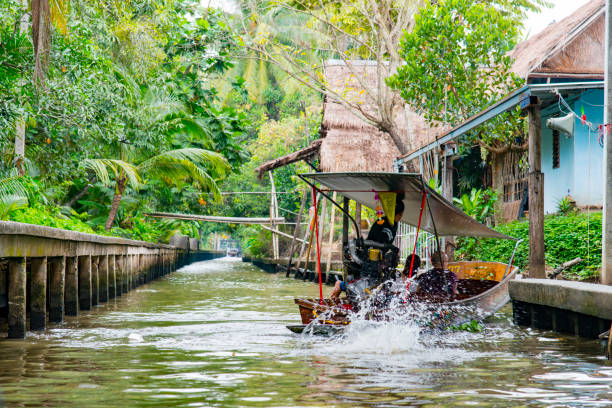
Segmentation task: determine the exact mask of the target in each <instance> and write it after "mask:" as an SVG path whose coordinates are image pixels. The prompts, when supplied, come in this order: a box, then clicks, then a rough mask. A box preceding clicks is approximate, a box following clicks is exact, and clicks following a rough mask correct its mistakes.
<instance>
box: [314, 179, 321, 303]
mask: <svg viewBox="0 0 612 408" xmlns="http://www.w3.org/2000/svg"><path fill="white" fill-rule="evenodd" d="M316 190H317V189H316V188H315V187H314V186H313V187H312V197H313V202H314V225H315V228H314V229H315V234H316V236H317V268H318V269H319V299H320V300H321V304H323V280H322V278H321V250H320V248H319V221H318V216H317V212H318V209H317V199H316V198H315V197H316V196H317V194H316Z"/></svg>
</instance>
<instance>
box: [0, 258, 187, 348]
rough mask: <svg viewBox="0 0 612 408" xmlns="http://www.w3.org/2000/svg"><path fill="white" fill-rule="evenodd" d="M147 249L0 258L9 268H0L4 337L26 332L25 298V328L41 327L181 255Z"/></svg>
mask: <svg viewBox="0 0 612 408" xmlns="http://www.w3.org/2000/svg"><path fill="white" fill-rule="evenodd" d="M148 252H154V253H141V254H123V255H118V254H95V252H94V253H93V254H87V255H78V256H54V257H47V256H43V257H32V258H30V257H27V258H26V257H25V256H22V257H11V258H5V259H4V261H3V262H5V263H8V274H7V275H5V274H3V273H0V279H1V278H2V277H3V276H7V278H8V282H4V283H5V285H4V286H6V283H8V293H7V297H8V337H9V338H13V339H23V338H25V335H26V329H27V327H26V309H27V305H28V304H29V311H30V330H44V329H45V328H46V326H47V321H49V322H52V323H61V322H62V321H63V320H64V316H76V315H77V314H78V313H79V311H85V310H90V309H91V308H92V306H95V305H98V304H100V303H103V302H107V301H108V300H110V299H113V298H115V297H119V296H121V295H123V294H125V293H128V292H129V291H130V290H132V289H134V288H136V287H137V286H139V285H142V284H144V283H147V282H149V281H151V280H154V279H157V278H159V277H161V276H164V275H166V274H168V273H170V272H171V271H173V270H175V269H176V268H178V267H179V266H181V265H182V264H183V263H184V262H185V261H186V255H185V253H184V252H183V251H179V250H174V249H159V250H157V251H148ZM28 266H29V267H28ZM28 271H29V273H28ZM28 279H29V285H28V284H27V280H28ZM0 286H3V285H2V282H0ZM28 286H29V293H28V291H27V288H28Z"/></svg>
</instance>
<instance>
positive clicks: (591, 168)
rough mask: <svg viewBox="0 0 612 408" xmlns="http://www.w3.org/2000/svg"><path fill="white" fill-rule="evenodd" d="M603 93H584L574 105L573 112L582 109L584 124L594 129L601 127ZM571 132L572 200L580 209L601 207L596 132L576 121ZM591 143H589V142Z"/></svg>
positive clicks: (600, 153) (600, 164)
mask: <svg viewBox="0 0 612 408" xmlns="http://www.w3.org/2000/svg"><path fill="white" fill-rule="evenodd" d="M603 103H604V92H603V89H595V90H590V91H587V92H584V93H583V94H582V95H581V97H580V98H579V99H578V100H576V102H574V104H573V109H574V112H576V113H578V114H580V111H581V109H584V113H585V114H586V117H587V120H588V121H590V122H593V125H594V126H595V127H597V126H598V125H600V124H602V123H603ZM575 129H576V131H575V132H574V162H575V166H574V189H573V190H572V197H574V199H575V200H576V204H578V205H579V206H584V205H602V204H603V148H602V147H601V146H600V145H599V142H598V140H597V138H598V133H597V129H595V130H593V131H591V132H590V135H589V129H588V127H587V126H585V125H583V124H582V123H581V122H580V120H578V119H576V128H575ZM589 139H590V141H589Z"/></svg>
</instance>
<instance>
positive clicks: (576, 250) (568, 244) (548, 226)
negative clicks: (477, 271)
mask: <svg viewBox="0 0 612 408" xmlns="http://www.w3.org/2000/svg"><path fill="white" fill-rule="evenodd" d="M494 229H495V230H497V231H499V232H501V233H502V234H506V235H508V236H509V237H512V238H516V239H521V240H523V241H522V242H521V243H520V244H519V246H518V249H517V251H516V255H515V261H514V264H515V265H516V266H518V267H519V268H520V269H521V270H525V268H526V267H527V265H528V263H529V221H528V220H527V219H523V220H519V221H513V222H511V223H509V224H504V225H499V226H497V227H495V228H494ZM601 233H602V229H601V212H588V213H587V212H581V213H573V212H572V213H568V214H551V215H547V216H546V217H545V219H544V237H545V239H544V247H545V259H546V265H547V266H548V267H550V269H554V268H557V267H559V266H560V265H561V264H563V263H564V262H567V261H571V260H572V259H575V258H582V259H583V262H581V263H579V264H578V265H575V266H573V267H571V268H569V269H568V270H567V271H565V272H564V273H563V276H564V277H566V278H568V279H579V280H593V279H597V278H598V276H599V270H600V269H601ZM514 246H515V241H513V240H499V239H477V238H458V240H457V250H456V252H455V255H456V257H457V258H460V259H466V260H482V261H498V262H506V261H507V260H509V259H510V256H511V255H512V251H513V250H514Z"/></svg>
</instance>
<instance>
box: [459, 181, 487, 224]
mask: <svg viewBox="0 0 612 408" xmlns="http://www.w3.org/2000/svg"><path fill="white" fill-rule="evenodd" d="M453 202H454V203H455V204H457V206H458V207H459V208H461V210H462V211H463V212H464V213H466V214H467V215H469V216H470V217H472V218H475V219H476V220H478V221H479V222H484V221H485V220H486V218H487V217H489V216H492V215H493V211H494V207H495V203H496V202H497V193H496V192H494V191H492V190H491V189H486V190H480V189H478V190H477V189H475V188H473V189H472V191H471V192H470V194H469V195H468V194H463V195H462V196H461V198H460V199H459V198H456V197H453Z"/></svg>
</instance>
